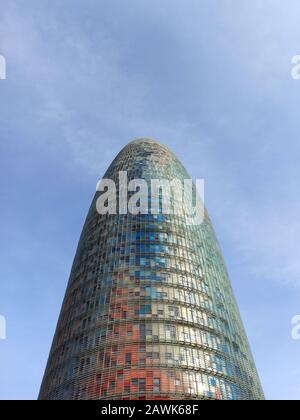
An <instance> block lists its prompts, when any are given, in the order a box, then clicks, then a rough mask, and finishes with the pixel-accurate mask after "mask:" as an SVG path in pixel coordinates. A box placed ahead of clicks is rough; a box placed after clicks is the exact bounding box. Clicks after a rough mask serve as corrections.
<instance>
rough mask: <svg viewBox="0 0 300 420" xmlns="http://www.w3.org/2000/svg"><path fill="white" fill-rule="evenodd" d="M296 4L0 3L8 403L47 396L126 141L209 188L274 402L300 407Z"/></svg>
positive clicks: (2, 292)
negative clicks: (98, 195) (60, 325)
mask: <svg viewBox="0 0 300 420" xmlns="http://www.w3.org/2000/svg"><path fill="white" fill-rule="evenodd" d="M299 13H300V4H299V1H298V0H288V1H286V2H282V1H280V0H247V1H246V0H239V1H237V0H236V1H234V0H187V1H182V0H152V1H151V2H150V1H147V0H127V1H126V2H125V1H124V0H112V1H105V0H86V1H84V2H82V1H79V0H64V1H61V0H51V1H50V0H43V1H41V0H26V1H25V0H23V1H22V0H18V1H17V0H9V1H8V0H2V2H1V10H0V54H1V55H3V56H5V58H6V62H7V80H0V197H1V198H0V212H1V213H0V214H1V219H0V229H1V230H0V231H1V235H0V238H1V240H0V314H2V315H4V316H5V317H6V319H7V336H8V337H7V340H6V341H0V399H35V398H37V394H38V390H39V386H40V383H41V379H42V375H43V371H44V368H45V364H46V360H47V357H48V352H49V349H50V344H51V341H52V337H53V333H54V328H55V325H56V322H57V318H58V314H59V309H60V305H61V302H62V298H63V294H64V291H65V288H66V283H67V280H68V276H69V271H70V267H71V264H72V260H73V256H74V253H75V249H76V245H77V241H78V239H79V235H80V232H81V228H82V225H83V221H84V218H85V215H86V212H87V209H88V207H89V204H90V201H91V198H92V196H93V193H94V189H95V185H96V182H97V180H98V179H99V178H100V177H101V176H102V175H103V174H104V171H105V169H106V168H107V166H108V165H109V164H110V162H111V161H112V159H113V158H114V156H115V155H116V153H117V152H118V151H119V150H120V148H121V147H123V146H124V145H125V144H126V143H128V142H129V141H130V140H132V139H134V138H138V137H152V138H155V139H158V140H160V141H162V142H164V143H166V144H167V145H168V146H169V147H170V148H171V149H172V150H173V151H174V152H175V153H176V154H177V156H178V157H179V158H180V159H181V161H182V162H183V163H184V165H185V166H186V167H187V169H188V170H189V172H190V174H191V175H192V177H193V178H202V177H203V178H205V181H206V192H205V193H206V205H207V207H208V210H209V212H210V215H211V217H212V219H213V222H214V225H215V227H216V230H217V234H218V237H219V240H220V242H221V246H222V249H223V252H224V256H225V259H226V262H227V266H228V270H229V273H230V277H231V280H232V283H233V286H234V289H235V292H236V295H237V299H238V303H239V306H240V310H241V313H242V316H243V319H244V323H245V326H246V329H247V333H248V335H249V339H250V342H251V346H252V350H253V353H254V356H255V360H256V364H257V367H258V370H259V373H260V377H261V380H262V384H263V387H264V390H265V393H266V396H267V398H269V399H279V398H283V399H300V357H299V354H300V353H299V350H300V341H295V340H292V338H291V329H292V325H291V319H292V317H293V316H294V315H296V314H299V313H300V304H299V301H300V299H299V298H300V258H299V245H298V242H299V239H298V238H299V237H300V220H299V214H300V199H299V194H298V191H299V187H298V184H299V176H300V166H299V153H300V143H299V134H300V120H299V115H298V114H299V110H298V107H299V105H300V102H299V99H300V81H295V80H293V79H292V77H291V59H292V57H293V56H294V55H297V54H300V25H299Z"/></svg>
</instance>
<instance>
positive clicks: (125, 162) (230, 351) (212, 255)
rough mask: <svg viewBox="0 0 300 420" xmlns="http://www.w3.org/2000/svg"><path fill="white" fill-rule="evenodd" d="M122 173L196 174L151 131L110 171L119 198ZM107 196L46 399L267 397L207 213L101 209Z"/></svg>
mask: <svg viewBox="0 0 300 420" xmlns="http://www.w3.org/2000/svg"><path fill="white" fill-rule="evenodd" d="M120 171H127V175H128V181H130V180H132V179H136V178H140V179H144V180H146V181H147V183H148V184H149V183H150V181H151V180H152V179H167V180H170V181H171V180H173V179H175V178H176V179H179V180H182V181H183V180H184V179H188V178H190V177H189V175H188V174H187V172H186V170H185V169H184V167H183V166H182V164H181V163H180V161H179V160H178V159H177V158H176V156H175V155H174V154H173V153H172V152H171V151H170V150H169V149H168V148H167V147H166V146H164V145H162V144H160V143H158V142H156V141H153V140H148V139H140V140H135V141H133V142H131V143H129V144H128V145H127V146H126V147H125V148H124V149H123V150H121V152H120V153H119V154H118V155H117V157H116V158H115V159H114V161H113V162H112V164H111V165H110V167H109V169H108V170H107V172H106V174H105V176H104V178H108V179H111V180H114V181H115V182H116V186H117V188H116V190H117V196H119V195H120V194H119V192H120V191H119V184H118V183H119V181H118V179H119V172H120ZM100 194H101V193H100V192H97V193H96V195H95V197H94V200H93V202H92V205H91V207H90V210H89V213H88V216H87V219H86V222H85V225H84V228H83V231H82V234H81V237H80V241H79V245H78V249H77V252H76V256H75V260H74V263H73V267H72V271H71V275H70V279H69V283H68V287H67V291H66V295H65V298H64V301H63V305H62V309H61V314H60V317H59V321H58V325H57V329H56V333H55V336H54V340H53V344H52V348H51V352H50V356H49V360H48V364H47V368H46V371H45V375H44V379H43V383H42V386H41V390H40V395H39V398H40V399H43V400H99V399H104V400H106V399H107V400H108V399H213V400H214V399H224V400H255V399H263V398H264V394H263V391H262V388H261V385H260V381H259V377H258V374H257V371H256V368H255V365H254V361H253V358H252V355H251V350H250V347H249V344H248V340H247V337H246V334H245V331H244V328H243V324H242V321H241V318H240V314H239V310H238V307H237V304H236V301H235V298H234V294H233V291H232V288H231V285H230V281H229V278H228V274H227V271H226V268H225V264H224V261H223V258H222V254H221V250H220V247H219V244H218V241H217V238H216V236H215V233H214V230H213V227H212V224H211V221H210V219H209V217H208V215H207V212H206V211H205V213H204V220H203V222H202V223H201V224H191V223H187V218H186V212H185V209H184V206H183V205H182V209H181V211H180V208H179V211H177V213H176V214H175V213H174V214H172V213H170V214H164V213H163V212H160V213H159V214H152V213H151V211H150V210H149V212H148V214H136V215H134V214H131V213H127V214H120V212H117V214H106V215H105V214H99V212H98V211H97V208H96V203H97V199H98V198H99V195H100ZM173 199H174V197H173ZM151 200H152V205H153V201H155V200H157V197H156V198H155V197H154V198H153V197H150V198H149V208H150V205H151ZM175 200H176V197H175ZM156 204H160V202H159V199H158V200H157V202H156Z"/></svg>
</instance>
